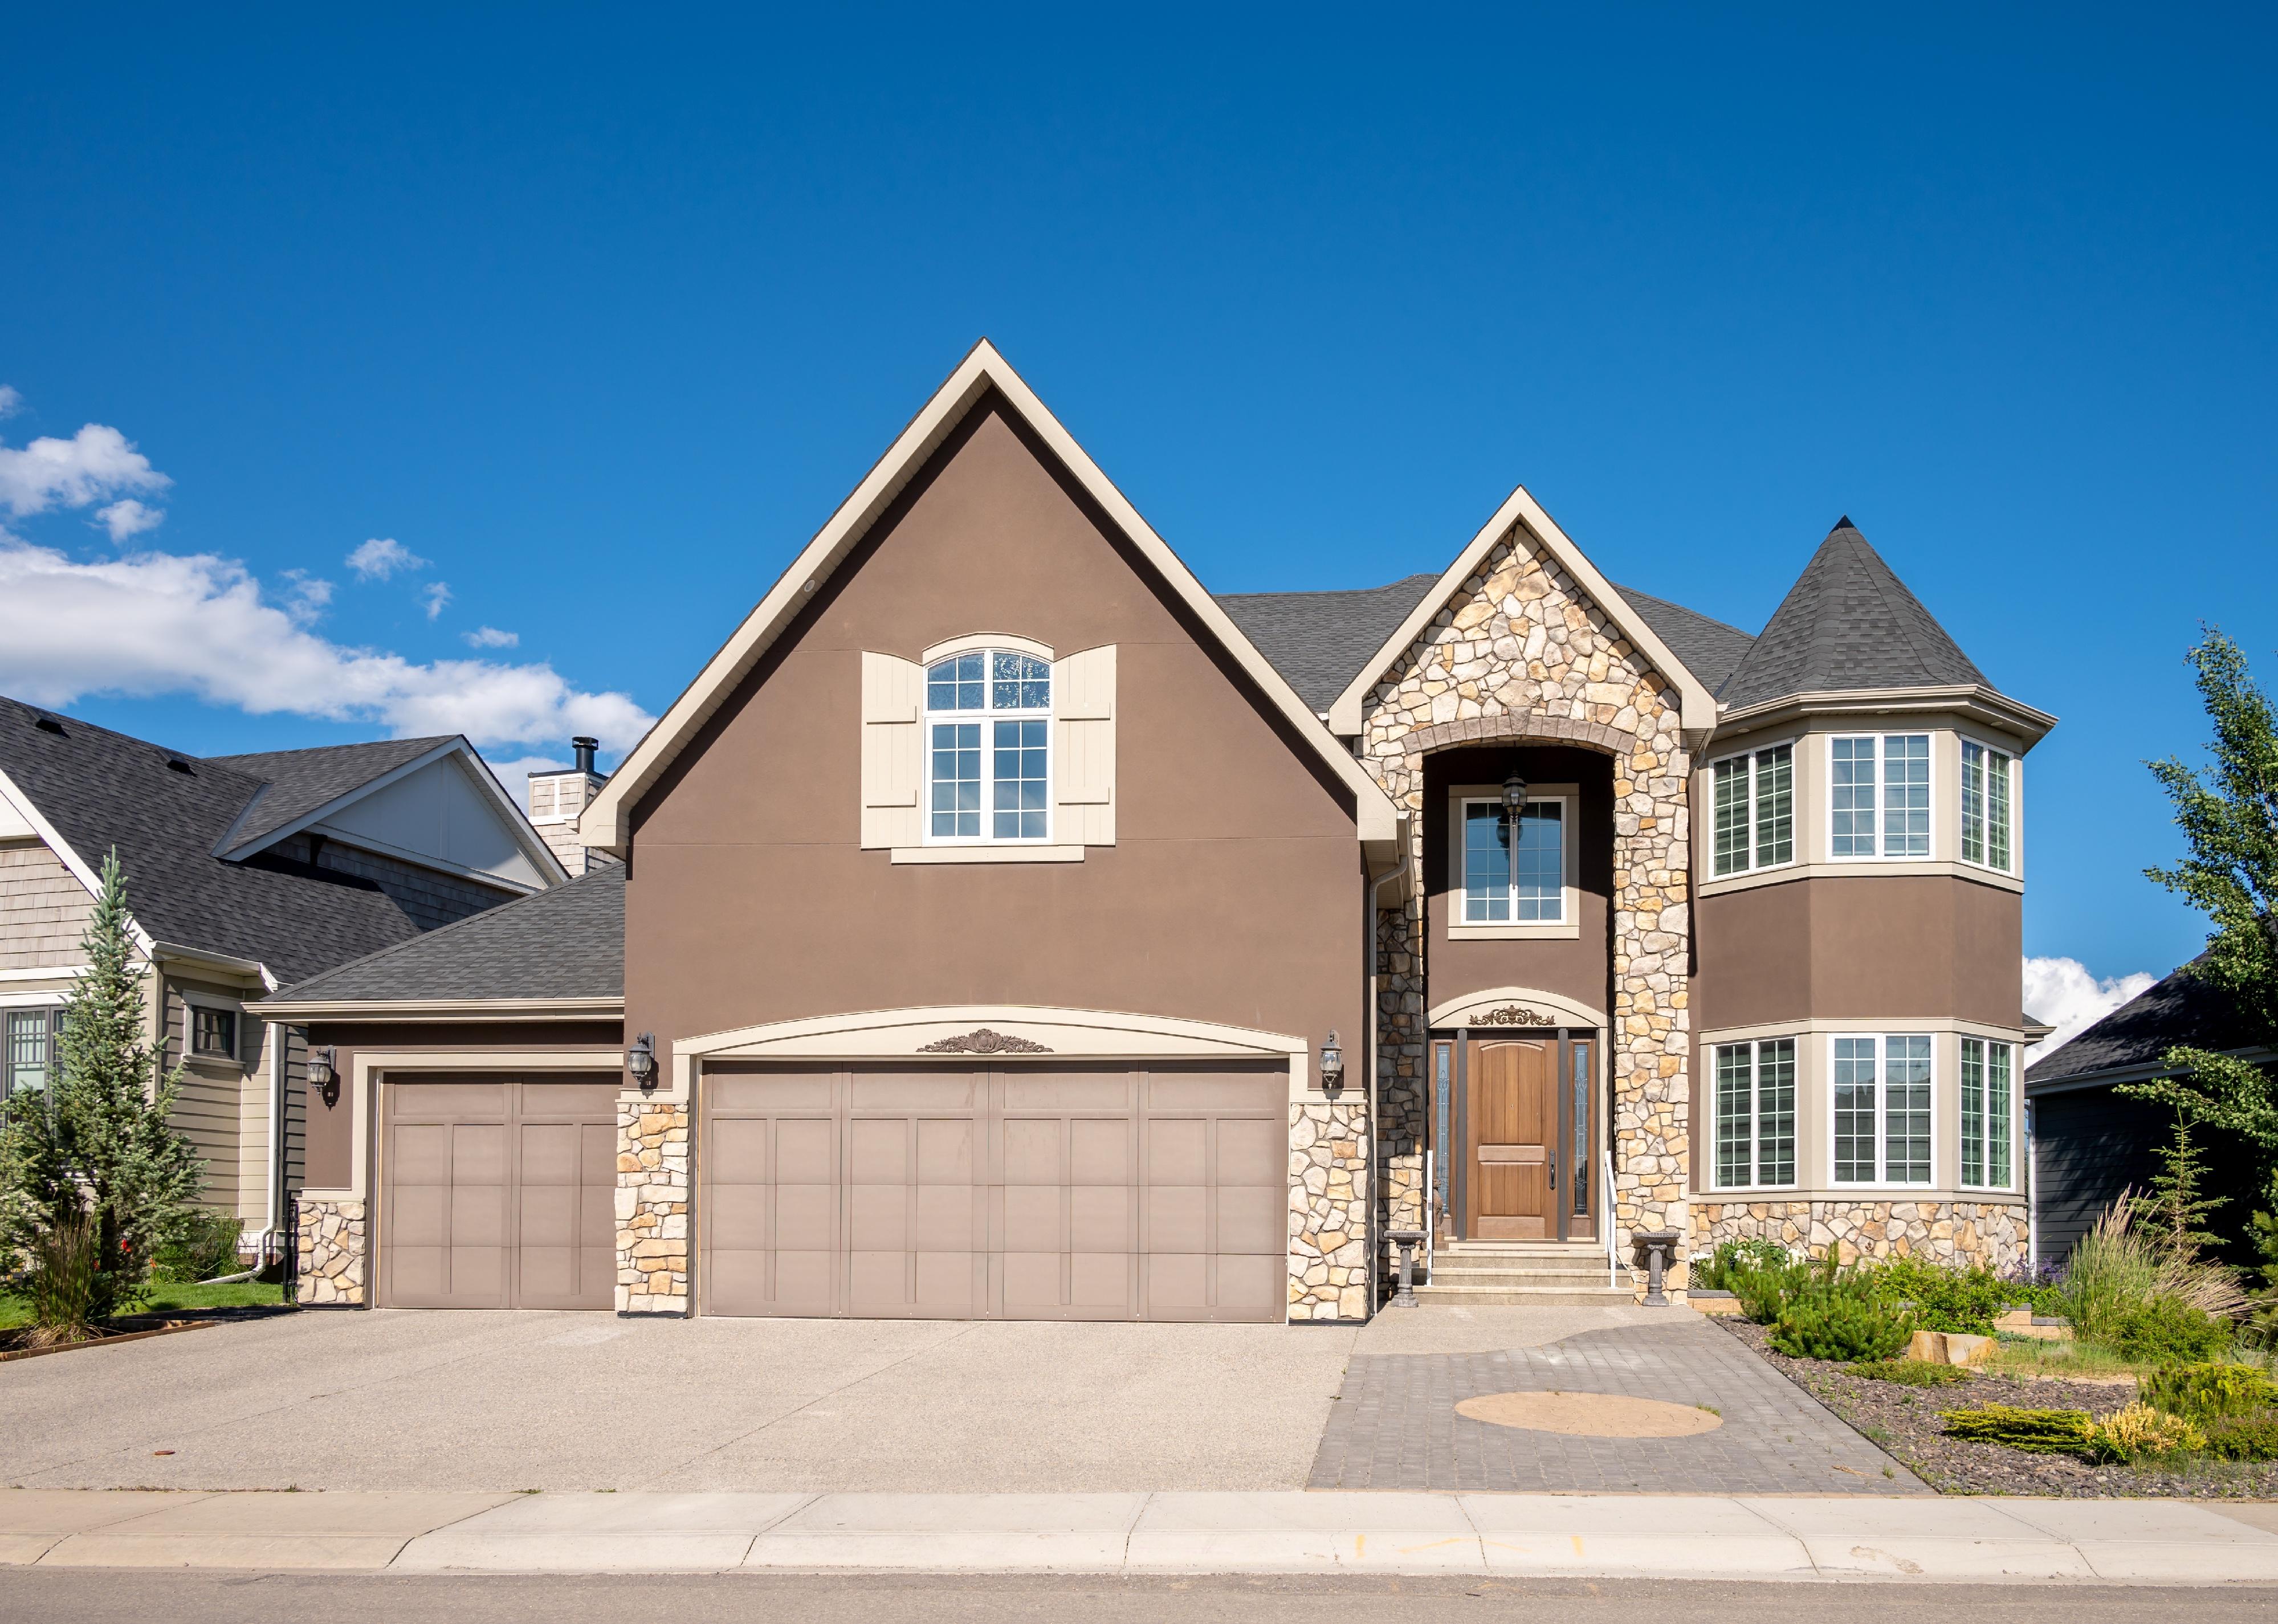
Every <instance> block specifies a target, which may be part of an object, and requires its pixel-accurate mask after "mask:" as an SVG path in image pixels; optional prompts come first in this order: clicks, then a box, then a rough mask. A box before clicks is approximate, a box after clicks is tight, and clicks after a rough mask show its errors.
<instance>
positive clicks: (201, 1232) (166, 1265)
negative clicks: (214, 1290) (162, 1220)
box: [153, 1211, 241, 1284]
mask: <svg viewBox="0 0 2278 1624" xmlns="http://www.w3.org/2000/svg"><path fill="white" fill-rule="evenodd" d="M240 1233H241V1229H240V1226H239V1224H238V1221H237V1220H236V1219H235V1218H233V1217H232V1216H229V1215H228V1214H227V1213H223V1212H197V1211H193V1212H189V1213H186V1214H184V1215H183V1216H182V1217H181V1218H180V1220H178V1221H177V1223H176V1224H175V1225H174V1229H173V1232H172V1233H171V1234H169V1235H168V1236H167V1237H166V1238H165V1239H164V1240H163V1241H161V1242H160V1243H159V1246H158V1249H157V1255H156V1258H155V1259H154V1266H153V1272H155V1273H156V1274H157V1277H158V1278H159V1279H161V1280H168V1281H172V1282H176V1283H178V1284H188V1283H191V1282H195V1281H198V1280H210V1279H213V1278H214V1277H216V1276H218V1275H227V1274H235V1273H236V1272H237V1241H238V1236H239V1234H240Z"/></svg>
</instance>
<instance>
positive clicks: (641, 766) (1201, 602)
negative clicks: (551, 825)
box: [578, 339, 1399, 856]
mask: <svg viewBox="0 0 2278 1624" xmlns="http://www.w3.org/2000/svg"><path fill="white" fill-rule="evenodd" d="M992 387H993V388H994V389H996V390H997V391H998V393H1001V394H1003V395H1004V396H1005V399H1006V400H1008V401H1010V402H1011V403H1012V406H1013V409H1015V410H1016V411H1018V412H1019V413H1020V414H1021V416H1022V417H1024V418H1025V419H1026V420H1027V422H1028V427H1029V428H1030V430H1031V431H1034V432H1035V434H1036V437H1037V438H1039V439H1041V440H1043V442H1044V445H1045V446H1046V447H1047V448H1048V449H1050V450H1051V453H1052V454H1054V455H1055V456H1057V457H1058V458H1059V460H1060V461H1061V463H1062V464H1063V465H1064V466H1065V467H1066V469H1067V470H1068V472H1069V473H1070V474H1072V475H1073V476H1074V478H1075V481H1076V483H1077V484H1079V485H1081V486H1082V488H1083V490H1084V492H1085V494H1086V495H1088V496H1089V497H1090V498H1091V499H1093V500H1094V501H1096V502H1097V503H1098V504H1099V506H1100V508H1101V510H1102V511H1103V512H1104V513H1105V515H1106V516H1107V518H1108V520H1109V521H1110V522H1112V523H1113V524H1115V525H1116V526H1117V527H1118V528H1120V530H1122V531H1123V532H1124V534H1125V536H1126V537H1127V538H1128V539H1129V540H1130V541H1131V543H1132V545H1134V546H1135V548H1136V549H1137V550H1138V552H1139V553H1140V554H1141V555H1142V556H1143V558H1145V559H1146V560H1147V562H1148V563H1149V564H1150V566H1152V567H1153V568H1155V570H1156V571H1157V572H1158V574H1160V575H1161V576H1162V577H1163V579H1164V581H1165V583H1166V584H1167V585H1168V586H1169V587H1170V589H1171V591H1172V592H1173V594H1175V595H1176V596H1177V597H1178V599H1180V600H1181V604H1182V605H1183V606H1185V607H1186V609H1187V610H1188V611H1189V613H1190V614H1193V615H1194V616H1195V618H1196V620H1198V621H1201V622H1202V623H1203V624H1204V626H1205V627H1206V628H1208V629H1209V630H1210V631H1211V633H1212V635H1213V636H1214V637H1217V638H1218V639H1219V643H1220V644H1222V645H1223V646H1224V647H1225V649H1226V650H1227V652H1229V653H1230V654H1232V655H1233V656H1234V658H1235V663H1236V664H1237V665H1239V666H1240V667H1242V672H1243V674H1244V675H1246V676H1248V677H1249V678H1250V681H1251V682H1254V683H1256V684H1257V688H1258V690H1259V691H1260V692H1261V693H1263V694H1264V695H1265V698H1266V699H1267V700H1268V701H1269V702H1270V703H1271V704H1272V705H1273V706H1274V708H1275V709H1276V710H1278V711H1279V712H1280V713H1281V714H1282V715H1283V716H1284V717H1285V718H1286V719H1287V720H1288V722H1289V724H1290V726H1291V727H1292V728H1294V729H1295V730H1296V733H1297V735H1298V736H1300V737H1302V738H1303V739H1304V740H1305V741H1306V743H1309V744H1311V745H1312V746H1313V748H1314V750H1315V751H1317V752H1318V753H1319V756H1320V758H1321V759H1322V760H1323V761H1324V762H1325V763H1326V765H1327V766H1328V767H1329V768H1330V770H1331V771H1332V772H1333V773H1334V774H1335V776H1336V777H1337V779H1338V780H1339V782H1342V783H1343V784H1344V786H1345V787H1346V788H1347V789H1349V791H1350V792H1351V793H1352V796H1353V798H1354V805H1355V813H1356V822H1357V826H1358V829H1357V832H1358V834H1359V836H1360V838H1361V839H1362V840H1363V841H1364V842H1366V841H1382V842H1390V841H1391V840H1392V839H1393V838H1394V837H1395V835H1396V833H1397V826H1398V822H1399V814H1398V812H1397V811H1396V809H1395V807H1394V806H1393V804H1392V800H1391V797H1389V796H1387V795H1386V794H1385V792H1384V790H1383V789H1382V788H1381V787H1380V785H1379V784H1378V783H1377V782H1376V781H1375V780H1374V779H1373V778H1372V777H1370V776H1369V774H1368V772H1367V770H1366V769H1365V767H1363V766H1361V765H1360V763H1359V762H1358V761H1357V760H1355V759H1353V757H1352V755H1351V753H1350V752H1349V751H1347V750H1346V749H1345V748H1344V747H1343V746H1342V744H1340V743H1338V742H1337V740H1336V739H1335V738H1334V736H1332V735H1331V733H1330V732H1329V730H1328V729H1327V728H1324V727H1323V726H1322V725H1321V721H1320V719H1319V716H1318V715H1317V714H1316V713H1314V712H1313V711H1312V710H1311V709H1310V708H1308V707H1307V705H1305V703H1304V701H1303V700H1302V699H1300V698H1297V695H1296V691H1295V690H1293V689H1291V688H1290V686H1289V684H1288V680H1287V679H1286V678H1284V677H1283V676H1282V675H1281V674H1280V672H1278V671H1276V670H1275V669H1274V668H1273V666H1272V665H1271V664H1270V663H1269V662H1268V661H1267V660H1266V659H1265V656H1264V655H1262V654H1260V653H1259V652H1257V646H1256V645H1255V644H1252V643H1251V642H1250V639H1249V638H1248V637H1245V636H1244V635H1243V634H1242V630H1241V629H1240V628H1239V627H1237V626H1236V625H1235V623H1234V621H1233V620H1232V619H1231V618H1230V617H1229V616H1228V615H1227V613H1226V611H1225V610H1224V609H1222V608H1220V607H1219V604H1218V602H1217V600H1216V599H1213V598H1212V597H1211V595H1210V594H1209V593H1208V592H1207V591H1204V590H1203V585H1202V583H1201V582H1199V581H1197V580H1196V578H1195V576H1194V574H1193V572H1192V571H1191V570H1189V568H1187V567H1186V565H1185V563H1184V562H1182V561H1181V560H1180V558H1179V556H1178V554H1177V553H1174V552H1173V551H1172V550H1171V547H1170V545H1169V544H1167V543H1166V542H1165V541H1164V540H1163V538H1161V537H1159V536H1158V535H1157V534H1156V533H1155V531H1154V530H1153V529H1152V528H1151V527H1150V525H1149V524H1148V522H1146V520H1144V519H1143V518H1142V517H1140V516H1139V512H1138V510H1137V509H1136V508H1135V507H1133V506H1132V505H1131V503H1130V501H1129V500H1128V499H1127V498H1126V497H1125V496H1124V494H1123V492H1120V491H1119V490H1117V489H1116V487H1115V484H1114V483H1113V482H1112V480H1110V479H1109V478H1108V477H1107V476H1106V475H1105V473H1103V472H1102V471H1101V470H1100V468H1099V466H1098V464H1097V463H1095V462H1094V461H1092V460H1091V458H1090V457H1089V455H1088V454H1086V453H1085V451H1084V449H1083V447H1082V446H1080V445H1078V444H1077V443H1076V441H1075V438H1074V436H1072V435H1071V434H1069V433H1068V431H1067V430H1066V428H1065V427H1063V426H1062V425H1061V423H1060V422H1059V419H1058V418H1057V417H1055V416H1052V414H1051V412H1050V411H1049V410H1048V409H1046V408H1045V406H1044V404H1043V401H1042V400H1038V399H1037V398H1036V393H1035V392H1034V391H1033V390H1031V389H1030V388H1029V387H1028V384H1027V383H1026V382H1025V381H1024V380H1023V379H1022V378H1021V376H1020V374H1018V373H1017V372H1015V371H1013V368H1012V367H1011V365H1010V364H1009V363H1008V362H1006V361H1005V358H1004V357H1003V356H1002V355H999V354H998V352H997V348H996V347H995V346H994V345H992V344H991V343H990V342H989V340H988V339H982V340H981V341H980V342H979V343H977V344H975V346H974V347H973V348H972V349H971V350H970V351H969V352H967V355H966V357H965V359H964V360H963V361H961V362H959V363H958V366H957V370H955V371H953V372H952V373H951V374H950V375H949V377H948V379H947V381H945V382H944V384H943V385H941V387H940V388H939V389H937V390H936V391H935V392H934V394H933V397H932V399H930V400H928V401H927V402H926V403H925V405H924V406H923V407H922V408H920V410H919V412H918V414H917V416H915V417H913V418H912V419H911V420H910V423H909V425H908V426H907V427H906V428H905V429H904V430H903V431H902V432H901V433H900V434H899V435H898V436H897V437H896V438H895V440H894V442H893V444H892V445H891V446H889V447H888V448H887V450H886V454H884V455H883V457H881V458H879V460H878V461H877V462H876V463H875V464H874V465H873V466H872V467H871V469H870V471H869V472H868V474H867V475H865V476H864V477H863V478H862V481H861V483H860V484H857V485H856V486H855V487H854V490H853V492H852V493H851V494H850V495H849V496H848V497H847V498H846V499H845V501H844V502H842V503H841V504H840V505H839V507H838V509H837V512H836V513H834V514H832V515H831V516H830V518H829V522H826V523H825V524H824V525H823V527H822V529H821V530H818V531H817V532H815V535H814V539H813V540H812V541H810V542H808V543H807V545H806V546H805V547H804V548H802V549H801V550H800V552H799V556H798V557H797V558H796V559H794V560H791V567H790V568H788V569H786V570H784V573H783V574H782V576H779V577H778V578H777V579H776V583H775V584H774V585H773V586H772V587H770V588H769V589H768V593H767V596H765V597H764V598H762V599H761V600H760V602H759V605H758V606H757V607H755V608H754V609H753V611H752V612H751V614H748V615H746V616H745V618H744V621H743V624H741V625H740V626H738V628H737V629H736V631H735V633H734V635H733V636H731V637H730V638H729V639H728V641H727V642H726V643H725V644H722V646H721V648H720V650H719V652H717V653H715V654H714V655H713V656H712V658H711V659H710V660H708V661H707V662H706V664H705V667H704V669H703V670H702V671H701V672H699V674H698V675H697V677H696V680H695V681H694V682H691V683H690V684H689V685H688V687H687V688H686V690H684V691H683V692H682V693H681V695H680V697H679V698H677V699H676V700H674V701H673V703H672V705H671V706H670V707H669V709H668V710H667V711H666V712H665V713H664V714H663V716H661V718H659V719H658V721H657V722H656V725H655V726H654V727H653V728H650V729H649V730H648V732H647V734H646V735H645V736H643V737H642V739H641V741H640V743H638V744H636V745H635V746H634V747H633V749H632V751H631V753H630V754H628V755H627V756H626V757H625V759H624V760H623V762H622V763H621V764H620V765H619V766H618V767H617V770H616V771H615V773H613V774H610V775H609V779H608V782H607V783H605V784H603V785H602V786H601V789H600V794H598V795H597V796H595V797H593V800H592V803H591V804H589V805H588V806H587V807H586V808H585V813H584V815H583V817H582V818H581V819H580V820H579V824H578V838H579V840H580V841H582V842H584V843H585V844H586V845H588V846H594V847H599V848H600V849H601V850H605V851H609V852H612V853H615V854H616V855H619V856H622V855H623V851H624V847H625V844H626V842H627V841H628V839H629V838H630V837H631V827H632V821H631V820H632V807H633V804H634V803H635V802H636V801H638V799H639V797H641V796H642V795H643V794H645V793H646V791H647V790H648V789H650V788H651V787H652V786H653V785H654V783H655V782H656V781H657V779H658V778H659V776H660V775H661V774H662V773H663V772H664V770H665V768H666V767H667V766H669V765H670V764H671V763H672V761H673V759H675V758H676V757H677V755H678V754H679V753H680V751H682V749H683V748H684V747H685V746H686V744H687V743H688V742H689V741H690V740H691V739H692V737H693V736H694V735H695V732H696V730H697V728H699V727H700V726H701V725H702V723H703V722H704V721H705V720H706V719H707V717H709V716H710V715H711V714H712V713H713V712H715V711H716V710H717V709H718V708H719V707H720V706H721V705H722V704H724V703H726V701H727V699H728V698H729V696H730V694H731V693H732V692H733V691H734V690H735V687H736V684H737V683H738V682H740V681H742V679H743V678H744V676H745V675H747V674H748V673H749V672H750V671H751V669H752V668H753V666H755V665H756V664H757V663H758V661H759V660H760V658H761V655H763V654H765V653H766V652H767V651H768V649H769V648H770V647H772V646H773V645H774V644H775V642H776V639H777V638H778V637H781V636H782V635H783V633H784V629H786V628H787V627H789V625H790V624H791V621H792V619H793V618H794V617H795V616H796V615H797V614H798V613H799V609H800V608H801V607H803V606H805V604H806V599H807V598H808V597H809V596H810V595H811V594H812V593H814V591H818V590H820V588H821V586H822V582H823V581H824V580H825V579H826V578H828V577H829V575H830V574H831V573H832V572H833V571H834V570H835V569H837V567H838V566H839V565H840V564H841V563H842V562H844V561H845V558H846V556H847V555H848V554H849V553H851V552H852V551H853V549H854V547H855V546H856V545H857V544H858V543H859V542H860V540H861V539H862V538H863V537H864V536H865V535H867V534H868V531H869V530H870V527H871V526H872V525H873V524H875V522H877V520H878V519H879V517H880V516H881V515H883V513H884V512H885V510H886V508H887V507H888V505H889V504H890V503H891V502H892V500H893V499H894V498H895V497H896V496H897V495H898V494H899V493H900V492H901V490H902V488H903V487H904V486H905V485H906V484H908V483H909V481H910V480H911V479H912V478H913V477H915V476H916V474H917V473H918V471H919V469H921V468H922V467H923V466H924V463H925V461H926V459H927V458H928V457H929V456H930V455H931V454H932V453H933V452H934V450H935V449H936V447H938V446H940V444H941V443H942V441H943V440H944V439H945V438H948V436H949V434H950V433H951V431H952V430H954V429H955V428H956V427H957V425H958V424H959V423H960V422H962V421H963V420H964V417H965V416H966V414H967V412H968V411H970V410H971V409H972V408H973V406H974V405H975V403H976V402H977V401H979V400H980V399H981V398H982V395H983V394H985V393H987V392H988V391H989V390H990V389H991V388H992Z"/></svg>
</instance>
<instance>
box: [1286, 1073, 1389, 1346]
mask: <svg viewBox="0 0 2278 1624" xmlns="http://www.w3.org/2000/svg"><path fill="white" fill-rule="evenodd" d="M1367 1144H1368V1103H1367V1101H1366V1100H1365V1098H1364V1099H1360V1100H1354V1099H1351V1098H1349V1097H1346V1098H1340V1099H1337V1100H1334V1101H1328V1100H1325V1101H1323V1102H1320V1103H1319V1104H1315V1103H1313V1102H1311V1101H1293V1102H1291V1103H1290V1106H1289V1317H1290V1318H1291V1319H1293V1320H1340V1319H1342V1320H1357V1319H1365V1318H1367V1317H1368V1315H1370V1314H1371V1313H1372V1312H1373V1311H1374V1309H1375V1306H1376V1305H1375V1304H1373V1303H1372V1302H1370V1301H1369V1300H1368V1205H1369V1188H1368V1158H1367V1156H1366V1155H1365V1147H1366V1146H1367Z"/></svg>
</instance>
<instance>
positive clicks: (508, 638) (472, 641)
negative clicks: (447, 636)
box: [459, 626, 522, 649]
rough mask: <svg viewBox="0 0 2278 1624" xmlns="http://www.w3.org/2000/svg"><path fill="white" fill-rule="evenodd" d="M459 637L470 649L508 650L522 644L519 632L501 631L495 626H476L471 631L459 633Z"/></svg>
mask: <svg viewBox="0 0 2278 1624" xmlns="http://www.w3.org/2000/svg"><path fill="white" fill-rule="evenodd" d="M459 636H460V637H462V638H463V639H465V641H466V644H467V646H468V647H470V648H478V649H510V648H517V647H519V646H520V645H521V644H522V634H521V633H520V632H513V631H501V630H500V629H498V628H497V627H495V626H478V627H476V628H475V629H474V630H472V631H462V632H461V633H460V634H459Z"/></svg>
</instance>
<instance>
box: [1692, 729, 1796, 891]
mask: <svg viewBox="0 0 2278 1624" xmlns="http://www.w3.org/2000/svg"><path fill="white" fill-rule="evenodd" d="M1709 777H1710V780H1711V782H1712V784H1713V792H1714V801H1713V804H1714V807H1715V812H1714V816H1713V820H1712V825H1711V831H1710V840H1711V848H1710V852H1709V873H1711V874H1712V875H1715V876H1718V877H1722V876H1723V875H1725V874H1741V873H1747V872H1748V871H1749V870H1750V869H1755V868H1773V867H1777V865H1780V864H1782V863H1793V862H1794V861H1795V746H1794V745H1793V744H1773V745H1770V746H1768V747H1767V748H1765V749H1762V750H1759V751H1752V752H1749V753H1747V754H1744V755H1738V756H1727V757H1725V758H1724V759H1723V760H1722V761H1718V762H1715V763H1713V764H1711V766H1709Z"/></svg>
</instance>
